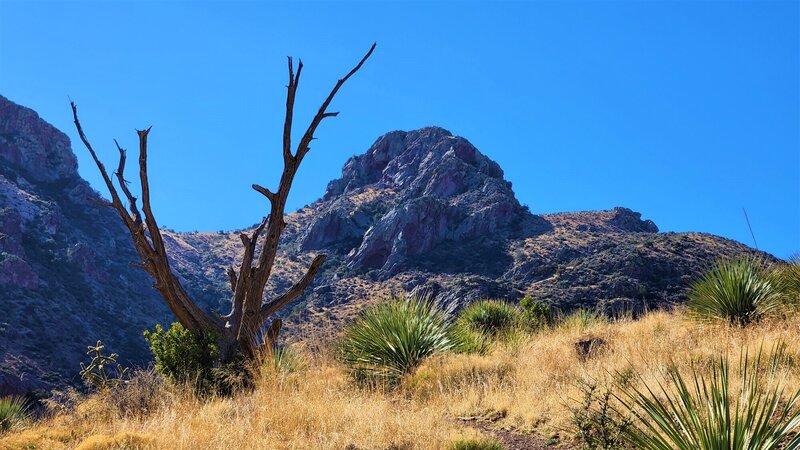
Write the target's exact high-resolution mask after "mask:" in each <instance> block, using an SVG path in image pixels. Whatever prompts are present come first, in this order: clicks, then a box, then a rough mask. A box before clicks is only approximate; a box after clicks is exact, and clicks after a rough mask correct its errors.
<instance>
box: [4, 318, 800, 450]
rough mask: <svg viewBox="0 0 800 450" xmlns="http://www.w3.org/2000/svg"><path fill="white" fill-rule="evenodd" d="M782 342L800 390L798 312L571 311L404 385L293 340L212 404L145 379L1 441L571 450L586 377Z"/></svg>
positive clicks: (646, 372) (685, 363)
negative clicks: (272, 364) (713, 315)
mask: <svg viewBox="0 0 800 450" xmlns="http://www.w3.org/2000/svg"><path fill="white" fill-rule="evenodd" d="M587 341H592V342H594V343H595V345H592V346H589V347H587V346H584V345H583V344H582V343H585V342H587ZM779 342H782V343H784V344H785V347H784V350H785V352H786V353H785V354H786V355H787V359H786V361H787V362H788V364H789V366H787V367H788V372H787V376H788V378H787V379H786V383H787V386H795V387H796V386H798V385H800V372H798V371H797V368H796V365H795V363H793V362H792V361H797V358H798V357H800V328H798V325H797V318H796V316H795V317H792V318H789V319H780V318H778V319H772V320H767V321H764V322H761V323H759V324H756V325H753V326H750V327H747V328H739V327H729V326H727V325H724V324H701V323H698V322H693V321H690V320H689V319H687V318H686V317H685V316H684V315H682V314H680V313H675V312H673V313H668V312H651V313H648V314H646V315H645V316H643V317H641V318H639V319H637V320H633V319H631V318H630V317H622V318H619V319H617V320H613V321H609V320H603V319H596V320H589V321H587V320H579V319H578V318H573V319H567V320H564V321H562V322H561V323H560V324H558V325H556V326H554V327H552V328H548V329H545V330H542V331H539V332H536V333H518V334H515V335H512V336H507V337H506V338H505V339H503V340H502V341H500V342H498V343H496V344H494V346H493V348H492V350H490V352H489V353H488V354H486V355H485V356H477V355H458V354H444V355H440V356H438V357H434V358H431V359H429V360H428V361H427V362H425V363H424V364H423V365H422V366H421V367H419V368H418V369H417V371H416V372H415V373H414V374H413V375H410V376H407V377H406V379H404V380H403V384H402V386H401V387H400V388H398V389H395V390H386V389H379V388H368V387H366V388H365V387H363V386H359V385H357V384H356V383H353V381H352V380H351V379H350V378H349V377H348V376H347V374H346V372H345V371H344V369H343V368H342V366H340V365H339V364H338V363H337V362H336V361H335V359H334V358H332V356H333V353H332V352H331V351H330V350H323V351H311V350H310V349H307V348H303V347H295V352H296V355H297V356H296V357H295V358H294V359H293V362H292V363H291V364H288V365H284V366H282V368H281V369H280V370H279V371H278V372H274V371H270V370H267V371H265V372H264V373H263V374H262V376H261V377H260V378H259V380H258V384H257V387H256V389H255V391H252V392H244V393H241V394H239V395H236V396H233V397H231V398H216V399H210V400H207V401H201V400H198V399H197V398H195V397H192V396H190V395H187V394H186V392H182V391H181V390H180V389H176V388H171V387H169V386H166V385H163V384H161V383H159V382H157V381H154V379H153V377H152V376H148V375H147V374H144V375H140V376H139V378H138V381H137V383H138V384H136V385H134V387H133V389H128V390H126V391H125V392H127V394H126V395H116V396H109V395H103V394H96V395H93V396H90V397H88V398H84V399H82V400H80V401H79V402H78V403H77V405H71V406H70V405H67V406H66V409H63V410H61V411H63V412H61V413H59V414H57V415H56V416H55V417H53V418H51V419H47V420H45V421H44V422H42V423H39V424H29V425H27V426H25V427H22V428H20V429H18V430H16V431H15V432H13V433H11V434H8V435H6V436H5V437H0V448H8V449H20V448H37V449H57V448H65V447H68V448H80V449H112V448H114V449H116V448H142V449H147V448H152V449H156V448H157V449H173V448H174V449H218V448H241V449H261V448H270V449H300V448H302V449H306V448H314V449H337V450H343V449H349V450H355V449H404V450H412V449H420V450H437V449H442V450H446V449H449V448H451V447H450V445H451V444H452V443H453V442H454V441H456V440H458V439H461V438H464V437H470V436H471V437H475V436H487V437H488V436H496V437H497V438H499V439H500V440H501V441H502V442H504V443H506V447H505V448H506V449H508V450H515V449H540V448H541V449H545V448H566V449H572V448H579V447H578V446H577V445H576V443H575V442H574V441H573V440H572V439H573V438H574V435H575V434H574V419H575V418H576V412H575V410H577V411H578V414H580V410H581V407H582V404H583V403H584V401H585V393H586V390H585V389H584V388H582V387H581V386H585V384H584V383H591V384H595V385H597V386H598V390H597V393H598V395H602V392H603V390H604V389H605V387H606V386H610V385H613V384H614V383H615V382H619V380H620V377H626V376H630V377H633V376H634V375H636V374H639V375H641V376H642V379H643V380H644V381H652V380H654V379H656V377H657V376H658V374H659V370H660V369H663V368H664V367H667V366H668V365H670V364H674V365H675V367H677V368H678V370H679V371H681V372H683V373H688V371H689V370H690V368H691V367H692V366H694V367H696V368H699V370H700V371H701V373H702V374H705V375H708V374H709V373H710V370H711V369H710V365H711V364H710V363H711V362H712V361H714V360H716V359H717V358H719V357H720V356H721V355H726V354H727V355H729V356H730V357H731V360H732V361H734V362H735V361H738V357H739V355H740V354H741V352H742V351H749V352H750V353H751V355H752V354H756V353H757V352H758V350H759V349H761V348H766V349H769V348H774V346H775V345H777V344H778V343H779ZM587 348H589V351H586V349H587ZM732 373H736V371H735V370H734V371H733V372H732ZM734 377H735V375H734ZM631 379H633V378H631ZM733 383H734V384H736V383H738V379H736V378H735V379H734V380H733ZM62 404H66V403H62ZM545 443H548V444H559V445H560V447H546V446H545V445H544V444H545ZM125 445H127V447H125Z"/></svg>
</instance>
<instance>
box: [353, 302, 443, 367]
mask: <svg viewBox="0 0 800 450" xmlns="http://www.w3.org/2000/svg"><path fill="white" fill-rule="evenodd" d="M455 345H456V342H455V339H454V338H453V337H452V335H451V333H450V330H449V323H448V320H447V316H446V314H444V313H443V312H442V311H441V310H440V309H439V308H438V307H437V306H436V305H435V304H434V303H433V302H432V301H429V300H426V299H421V298H410V299H403V300H397V299H394V300H393V301H389V302H387V303H382V304H379V305H376V306H373V307H371V308H368V309H366V310H365V311H364V312H363V313H362V314H361V315H360V316H359V318H358V319H356V321H355V322H353V323H352V324H351V325H350V326H348V327H347V328H346V329H345V331H344V336H343V338H342V341H341V348H340V350H341V357H342V360H343V362H344V363H345V364H346V365H347V366H348V367H349V368H350V370H351V372H352V373H353V374H354V375H356V376H366V377H370V378H375V377H377V378H383V379H388V380H395V379H397V378H399V377H401V376H403V375H405V374H407V373H410V372H412V371H413V370H414V369H415V368H416V367H417V366H418V365H419V364H420V363H421V362H422V361H423V360H424V359H425V358H426V357H428V356H430V355H432V354H434V353H436V352H442V351H447V350H450V349H452V348H453V347H454V346H455Z"/></svg>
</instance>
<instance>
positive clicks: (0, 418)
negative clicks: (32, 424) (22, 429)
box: [0, 395, 29, 433]
mask: <svg viewBox="0 0 800 450" xmlns="http://www.w3.org/2000/svg"><path fill="white" fill-rule="evenodd" d="M28 417H29V414H28V405H27V402H25V399H24V398H22V397H18V396H15V395H12V396H10V397H2V398H0V433H3V432H6V431H8V430H9V429H11V427H13V426H14V425H16V424H18V423H20V422H23V421H24V420H26V419H27V418H28Z"/></svg>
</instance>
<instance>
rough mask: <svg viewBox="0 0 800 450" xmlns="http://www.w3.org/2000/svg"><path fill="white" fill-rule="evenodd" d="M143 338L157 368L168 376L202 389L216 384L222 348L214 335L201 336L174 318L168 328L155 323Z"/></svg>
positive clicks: (170, 378) (178, 381) (163, 374)
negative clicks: (215, 369)
mask: <svg viewBox="0 0 800 450" xmlns="http://www.w3.org/2000/svg"><path fill="white" fill-rule="evenodd" d="M144 338H145V339H146V340H147V343H148V344H150V351H151V352H152V353H153V357H154V358H155V361H156V365H155V369H156V372H158V373H159V374H161V375H162V376H164V377H165V378H167V379H169V380H171V381H174V382H176V383H180V384H190V385H193V386H194V387H195V388H197V389H198V390H199V391H207V390H208V389H209V388H212V387H213V386H214V385H215V384H216V381H217V377H216V374H215V373H214V366H215V364H216V362H217V358H218V357H219V350H218V349H217V345H216V342H215V340H214V337H213V336H211V335H206V336H198V335H196V334H194V333H192V332H191V331H189V330H187V329H186V328H184V327H183V325H181V324H180V323H177V322H175V323H173V324H172V326H171V327H170V329H169V330H164V328H162V327H161V325H156V329H155V331H153V332H151V331H145V332H144Z"/></svg>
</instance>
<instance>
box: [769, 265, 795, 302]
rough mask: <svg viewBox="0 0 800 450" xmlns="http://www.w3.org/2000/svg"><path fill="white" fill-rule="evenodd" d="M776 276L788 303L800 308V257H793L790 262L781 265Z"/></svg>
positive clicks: (776, 271)
mask: <svg viewBox="0 0 800 450" xmlns="http://www.w3.org/2000/svg"><path fill="white" fill-rule="evenodd" d="M774 276H775V277H776V278H777V279H778V281H779V282H780V283H781V287H782V288H783V291H784V293H785V295H786V300H787V301H788V303H790V304H792V305H794V306H798V304H800V255H795V256H792V257H791V258H790V259H789V262H787V263H785V264H781V266H780V267H778V268H777V269H776V270H775V273H774Z"/></svg>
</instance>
